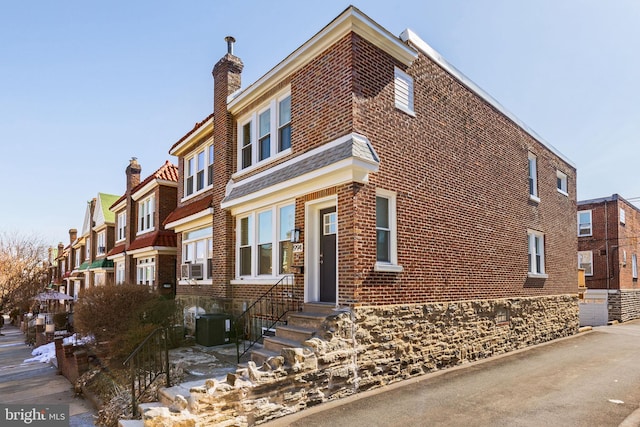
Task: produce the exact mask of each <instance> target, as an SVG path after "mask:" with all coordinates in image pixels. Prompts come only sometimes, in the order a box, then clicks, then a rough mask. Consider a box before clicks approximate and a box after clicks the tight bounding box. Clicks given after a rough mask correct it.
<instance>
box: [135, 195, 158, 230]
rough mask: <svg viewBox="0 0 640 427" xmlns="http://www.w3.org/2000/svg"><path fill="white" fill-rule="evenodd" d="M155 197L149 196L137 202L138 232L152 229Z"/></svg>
mask: <svg viewBox="0 0 640 427" xmlns="http://www.w3.org/2000/svg"><path fill="white" fill-rule="evenodd" d="M155 202H156V197H155V196H151V197H147V198H146V199H144V200H142V201H141V202H140V203H138V233H142V232H145V231H150V230H153V226H154V224H153V217H154V213H155V210H156V208H155V204H156V203H155Z"/></svg>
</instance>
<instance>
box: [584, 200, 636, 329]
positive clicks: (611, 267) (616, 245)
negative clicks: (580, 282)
mask: <svg viewBox="0 0 640 427" xmlns="http://www.w3.org/2000/svg"><path fill="white" fill-rule="evenodd" d="M577 220H578V228H577V234H578V266H579V267H580V268H583V269H584V272H585V283H586V287H587V294H588V295H589V294H598V292H597V291H603V292H601V293H602V294H603V295H604V296H606V304H607V306H608V316H609V319H608V320H610V321H612V320H617V321H620V322H624V321H628V320H632V319H637V318H640V286H638V255H639V254H640V242H639V237H640V210H639V209H638V208H637V207H635V206H634V205H633V204H631V203H629V202H628V201H627V200H625V199H624V198H622V197H620V196H619V195H618V194H613V195H612V196H610V197H603V198H599V199H592V200H582V201H579V202H578V216H577ZM594 291H596V292H594Z"/></svg>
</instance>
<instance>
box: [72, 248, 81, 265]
mask: <svg viewBox="0 0 640 427" xmlns="http://www.w3.org/2000/svg"><path fill="white" fill-rule="evenodd" d="M75 252H76V256H75V264H74V265H73V266H74V267H75V268H78V267H80V254H81V251H80V248H78V249H75Z"/></svg>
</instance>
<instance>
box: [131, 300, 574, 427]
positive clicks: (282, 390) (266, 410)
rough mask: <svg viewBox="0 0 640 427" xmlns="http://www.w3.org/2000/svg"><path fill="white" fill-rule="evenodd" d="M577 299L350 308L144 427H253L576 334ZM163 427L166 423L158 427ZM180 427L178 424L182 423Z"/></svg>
mask: <svg viewBox="0 0 640 427" xmlns="http://www.w3.org/2000/svg"><path fill="white" fill-rule="evenodd" d="M578 328H579V316H578V299H577V295H558V296H546V297H535V298H511V299H500V300H485V301H466V302H455V303H437V304H411V305H410V304H403V305H397V306H383V307H356V308H354V309H352V310H345V311H344V312H341V313H338V314H336V315H333V316H331V317H329V318H327V320H326V322H325V323H324V325H323V329H324V331H323V332H322V333H321V334H320V335H319V336H318V337H314V338H312V339H310V340H308V341H306V342H305V343H304V344H305V348H297V349H284V350H282V354H281V356H278V357H274V358H271V359H269V360H268V362H267V363H265V364H264V366H262V367H257V366H255V364H254V363H253V362H249V363H248V367H247V368H243V369H239V370H238V371H237V373H236V374H235V375H229V376H228V378H227V380H226V381H224V382H218V381H214V380H208V381H207V383H206V384H205V385H204V386H202V387H196V388H193V389H191V391H190V393H191V396H190V397H189V399H184V398H183V399H180V398H176V401H175V402H174V404H173V405H172V406H173V407H172V408H171V410H169V408H154V409H151V410H149V411H148V412H147V413H145V414H144V419H145V425H149V426H151V425H160V424H159V423H165V424H166V423H171V422H178V420H180V421H186V420H192V421H194V422H195V421H196V420H197V422H198V423H201V424H202V425H208V424H207V423H211V424H216V425H217V424H220V425H255V424H261V423H263V422H266V421H269V420H272V419H274V418H278V417H282V416H284V415H287V414H290V413H294V412H298V411H301V410H304V409H305V408H308V407H311V406H314V405H316V404H319V403H323V402H326V401H329V400H335V399H338V398H341V397H345V396H348V395H351V394H354V393H357V392H359V391H363V390H366V389H371V388H375V387H380V386H383V385H386V384H390V383H393V382H396V381H400V380H403V379H406V378H410V377H414V376H418V375H423V374H425V373H428V372H432V371H436V370H438V369H443V368H446V367H451V366H455V365H458V364H461V363H466V362H471V361H474V360H479V359H483V358H486V357H489V356H494V355H498V354H502V353H506V352H508V351H512V350H516V349H519V348H523V347H526V346H530V345H533V344H539V343H543V342H546V341H550V340H553V339H556V338H561V337H566V336H570V335H573V334H575V333H577V332H578ZM167 425H168V424H167ZM185 425H186V424H185Z"/></svg>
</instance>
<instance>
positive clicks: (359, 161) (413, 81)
mask: <svg viewBox="0 0 640 427" xmlns="http://www.w3.org/2000/svg"><path fill="white" fill-rule="evenodd" d="M247 42H250V41H247ZM228 43H229V46H228V51H227V54H226V55H225V56H223V57H222V58H221V59H220V60H219V61H218V63H217V64H216V65H215V66H214V69H213V76H214V114H213V116H209V117H208V118H206V119H205V120H204V121H203V122H201V123H198V124H197V125H196V126H195V128H194V129H193V130H192V131H190V132H189V133H188V134H187V135H185V137H183V138H182V139H181V140H180V141H178V142H177V143H176V144H174V146H173V147H172V148H171V150H170V153H171V154H174V155H176V156H178V158H179V170H180V179H179V181H180V182H181V185H179V188H178V208H177V209H176V211H174V213H173V214H172V215H171V216H170V218H169V219H168V222H169V223H168V224H167V227H168V228H172V229H174V230H176V232H177V233H179V238H178V239H179V249H178V252H179V255H178V256H179V259H180V262H179V264H188V263H192V264H200V263H201V262H200V261H198V262H193V261H192V258H190V256H191V255H190V254H191V252H190V251H191V248H190V247H188V244H187V243H188V240H189V239H188V238H189V237H191V236H190V235H189V233H190V232H192V231H195V230H197V229H198V227H200V228H202V229H203V230H204V229H205V228H206V233H207V234H206V236H207V239H209V236H211V237H210V238H211V242H209V241H208V240H207V244H206V248H207V250H206V251H205V253H206V256H207V257H208V258H206V260H207V262H208V263H209V265H210V266H211V267H210V271H211V273H210V275H211V276H210V278H209V277H207V276H206V275H205V274H203V275H201V276H198V279H197V280H196V281H194V280H193V279H188V277H189V267H184V268H185V270H184V271H183V272H182V273H184V274H181V272H180V271H179V273H178V274H180V275H181V277H182V279H181V280H179V282H178V286H177V291H176V296H177V298H178V300H179V301H181V303H182V304H183V306H184V309H185V315H186V314H187V313H198V312H202V311H207V312H210V311H232V312H234V313H239V312H241V311H242V310H243V309H244V308H245V307H247V305H250V304H251V303H252V302H253V301H255V300H256V299H257V298H259V297H260V295H262V294H263V293H264V292H265V291H266V290H268V289H269V288H270V287H271V286H273V285H274V284H275V283H277V282H278V281H280V280H281V279H282V278H283V277H284V276H286V275H293V277H294V279H295V298H297V299H298V300H299V302H301V303H304V304H309V303H321V304H324V305H327V306H329V307H335V308H340V309H342V310H346V311H349V312H350V313H351V314H352V315H353V318H354V319H363V321H364V322H365V323H366V321H365V320H364V319H367V316H369V314H367V313H372V312H375V313H377V314H376V316H379V319H378V320H377V322H379V324H385V325H388V330H387V332H386V333H387V334H389V336H391V337H393V336H399V335H401V334H402V333H403V332H402V331H401V330H397V328H398V327H399V326H394V324H396V325H400V322H398V321H397V320H398V318H399V316H401V311H403V310H406V309H407V307H409V308H410V309H411V310H417V311H421V310H427V311H430V310H431V311H433V310H438V307H440V308H442V307H449V308H448V309H446V310H445V312H446V314H445V315H443V316H444V317H443V318H442V319H441V320H440V321H441V322H444V323H443V325H444V327H445V328H446V327H449V323H448V322H452V324H453V323H455V324H456V327H455V328H456V329H457V330H466V331H468V332H469V336H468V337H467V338H465V343H468V345H469V346H474V345H476V344H477V345H478V346H480V347H482V346H485V345H486V344H482V345H481V344H478V343H476V344H474V342H473V340H472V339H471V338H470V337H471V336H472V335H474V333H473V332H472V331H473V329H474V328H476V327H477V325H478V324H479V323H482V322H488V324H490V325H492V326H491V330H490V331H485V332H483V339H489V340H491V337H492V336H493V337H494V338H495V337H496V336H498V335H499V336H501V337H503V338H504V336H505V334H507V335H509V338H505V339H504V345H503V346H502V347H501V348H500V349H496V348H490V349H484V350H482V351H481V350H474V351H471V352H467V351H466V350H465V352H464V354H465V356H464V357H463V359H466V360H471V359H474V358H478V357H483V355H488V354H494V353H495V352H500V351H508V350H510V349H513V348H517V347H519V346H522V345H528V344H532V343H537V342H542V341H546V340H550V339H553V338H556V337H559V336H565V335H569V334H572V333H575V332H576V331H577V326H578V304H577V291H578V289H577V269H576V268H575V253H576V249H577V237H576V235H575V233H574V232H573V230H575V228H576V216H575V212H576V186H575V178H576V170H575V167H574V166H573V164H572V163H571V162H570V161H569V160H568V159H567V158H566V157H564V156H563V155H562V154H560V153H559V152H558V151H557V150H555V149H554V148H553V147H552V146H551V145H549V144H548V143H546V142H545V141H543V140H542V139H541V138H540V137H539V136H538V135H536V134H535V133H534V132H533V131H532V130H531V129H529V128H528V127H527V126H526V125H525V124H524V123H522V122H521V121H520V120H518V119H517V118H515V117H514V116H513V115H512V114H510V113H509V112H508V111H506V110H505V109H504V108H503V107H502V106H501V105H500V104H499V103H498V102H497V101H495V100H494V99H493V98H491V97H490V96H489V95H488V94H486V93H485V92H484V91H483V90H482V89H480V88H479V87H477V86H476V85H475V84H473V83H472V82H471V81H470V80H469V79H468V78H466V77H465V76H464V75H463V74H461V73H460V72H459V71H458V70H457V69H455V67H453V66H452V65H450V64H449V63H448V62H447V61H446V60H444V59H443V58H442V56H441V55H439V54H438V53H437V52H435V51H434V50H433V49H432V48H431V47H430V46H428V45H427V44H426V43H425V42H424V41H423V40H421V39H420V38H419V37H418V36H417V35H416V34H414V33H413V32H411V31H410V30H407V31H405V32H403V33H402V34H401V35H400V36H399V37H396V36H393V35H391V34H390V33H389V32H388V31H387V30H385V29H384V28H382V27H380V26H379V25H378V24H377V23H376V22H374V21H373V20H371V19H370V18H369V17H367V16H366V15H364V14H363V13H362V12H361V11H359V10H358V9H356V8H354V7H349V8H347V9H346V10H345V11H344V12H343V13H342V14H341V15H339V16H338V17H337V18H336V19H335V20H334V21H332V22H331V23H329V24H328V25H327V26H326V27H325V28H323V29H322V30H321V31H320V32H319V33H317V34H316V35H315V36H313V37H312V38H311V39H310V40H308V41H307V42H306V43H304V44H303V45H302V46H300V47H299V48H298V49H296V50H295V51H294V52H293V53H291V54H290V55H289V56H287V57H286V58H285V59H284V60H282V61H280V62H279V63H278V65H277V66H276V67H275V68H273V69H271V70H270V71H269V72H267V73H266V74H265V75H264V76H262V77H261V78H260V79H258V80H257V81H256V82H253V83H252V84H251V85H248V86H245V87H244V88H242V85H241V72H242V68H243V63H242V62H241V60H240V59H239V58H238V57H236V56H235V55H234V53H233V40H232V39H231V38H228ZM276 62H277V61H276ZM201 152H202V153H211V154H210V155H209V154H205V155H204V156H203V157H202V161H203V163H202V167H200V166H198V165H200V163H199V162H200V160H199V157H198V153H201ZM213 153H215V156H214V155H213ZM193 159H195V160H193ZM212 160H213V161H212ZM205 168H206V169H205ZM209 168H210V169H209ZM204 170H206V171H209V172H208V173H209V175H207V174H206V173H205V174H204V176H205V177H208V176H211V180H209V179H208V178H206V179H205V178H203V181H202V182H203V186H202V188H201V189H200V193H198V194H196V193H197V192H196V191H194V190H193V189H192V186H193V185H196V184H194V182H197V180H198V175H197V174H198V173H200V171H204ZM194 179H195V180H196V181H194ZM189 191H191V192H192V193H193V194H187V193H188V192H189ZM209 230H211V231H210V233H211V234H208V233H209ZM203 233H204V232H203ZM203 235H204V234H203ZM180 242H181V243H180ZM196 258H197V256H196ZM209 260H210V261H209ZM201 261H203V262H202V263H203V265H204V264H206V262H204V261H205V257H204V254H203V256H202V257H201ZM182 267H183V266H182V265H181V266H180V267H179V269H181V268H182ZM199 268H200V267H198V269H199ZM203 271H209V267H207V266H206V265H205V267H204V270H203ZM434 307H435V308H434ZM465 307H466V308H465ZM468 307H473V308H472V309H469V308H468ZM459 310H463V311H464V313H461V312H459ZM465 310H466V311H465ZM469 310H470V311H469ZM427 317H428V316H423V317H422V321H423V322H426V321H427V320H425V319H427ZM432 320H433V319H430V320H428V322H431V321H432ZM418 323H420V322H419V321H418ZM363 325H364V323H362V324H360V326H358V327H364V326H363ZM496 325H499V326H500V328H497V327H496ZM405 326H406V325H405ZM403 327H404V326H403ZM425 328H427V327H426V326H425ZM427 329H428V328H427ZM505 331H507V332H505ZM492 334H495V335H492ZM418 335H419V334H418ZM425 335H426V333H425ZM475 335H476V336H477V335H478V334H477V333H476V334H475ZM487 337H489V338H487ZM442 340H444V341H446V340H447V339H446V338H442ZM373 341H375V339H374V338H372V342H373ZM450 344H451V345H452V346H453V347H455V348H457V347H456V346H457V345H458V344H456V343H453V342H452V343H450ZM465 345H467V344H465ZM452 351H454V350H452ZM375 363H378V362H375Z"/></svg>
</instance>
